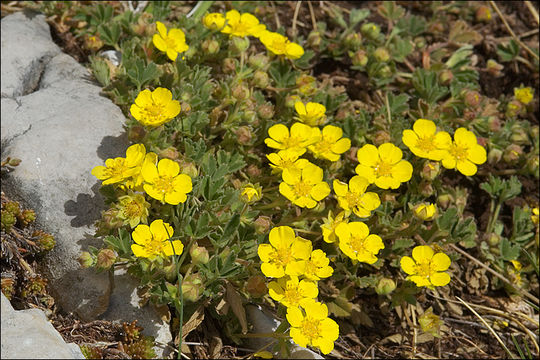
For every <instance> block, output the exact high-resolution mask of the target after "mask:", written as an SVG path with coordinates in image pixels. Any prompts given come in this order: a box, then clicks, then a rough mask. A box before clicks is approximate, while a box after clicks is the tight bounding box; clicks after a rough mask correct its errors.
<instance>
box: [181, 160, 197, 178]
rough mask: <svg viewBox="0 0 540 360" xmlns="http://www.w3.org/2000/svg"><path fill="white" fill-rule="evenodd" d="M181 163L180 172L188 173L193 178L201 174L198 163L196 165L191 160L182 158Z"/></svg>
mask: <svg viewBox="0 0 540 360" xmlns="http://www.w3.org/2000/svg"><path fill="white" fill-rule="evenodd" d="M179 163H180V172H181V173H182V174H186V175H187V176H189V177H190V178H192V179H193V178H196V177H197V176H199V169H198V168H197V165H195V164H194V163H192V162H191V161H186V160H182V161H180V162H179Z"/></svg>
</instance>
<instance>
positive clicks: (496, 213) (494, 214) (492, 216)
mask: <svg viewBox="0 0 540 360" xmlns="http://www.w3.org/2000/svg"><path fill="white" fill-rule="evenodd" d="M501 205H502V202H501V201H498V202H497V205H496V206H495V210H494V211H493V212H491V213H490V218H489V222H488V226H487V229H486V234H487V235H488V236H489V235H490V234H491V233H492V231H493V227H494V226H495V223H496V222H497V219H498V218H499V212H500V211H501Z"/></svg>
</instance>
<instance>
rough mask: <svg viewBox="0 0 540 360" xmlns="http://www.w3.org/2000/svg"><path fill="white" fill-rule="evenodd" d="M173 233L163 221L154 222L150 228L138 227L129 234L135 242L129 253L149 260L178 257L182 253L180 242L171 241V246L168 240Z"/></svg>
mask: <svg viewBox="0 0 540 360" xmlns="http://www.w3.org/2000/svg"><path fill="white" fill-rule="evenodd" d="M173 232H174V230H173V228H172V227H171V226H170V225H169V224H168V223H166V222H163V220H154V221H153V222H152V224H150V226H148V225H139V226H137V227H136V228H135V230H134V231H133V233H132V234H131V236H132V237H133V241H134V242H135V244H132V245H131V251H133V254H135V256H137V257H144V258H150V259H152V258H155V257H157V256H161V257H165V256H171V255H180V254H181V253H182V251H184V245H183V244H182V242H181V241H180V240H173V241H172V244H171V241H170V240H169V239H170V238H171V236H172V235H173ZM173 246H174V249H173Z"/></svg>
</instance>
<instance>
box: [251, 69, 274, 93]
mask: <svg viewBox="0 0 540 360" xmlns="http://www.w3.org/2000/svg"><path fill="white" fill-rule="evenodd" d="M252 81H253V85H255V86H256V87H258V88H261V89H266V88H267V87H268V85H270V78H269V77H268V74H267V73H266V72H264V71H262V70H257V71H255V73H254V74H253V80H252Z"/></svg>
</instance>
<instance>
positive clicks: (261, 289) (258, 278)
mask: <svg viewBox="0 0 540 360" xmlns="http://www.w3.org/2000/svg"><path fill="white" fill-rule="evenodd" d="M246 291H247V292H248V293H249V294H250V295H251V296H253V297H254V298H260V297H262V296H264V295H266V294H267V293H268V287H267V286H266V278H265V277H264V276H262V275H253V276H250V277H249V278H248V280H247V283H246Z"/></svg>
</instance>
